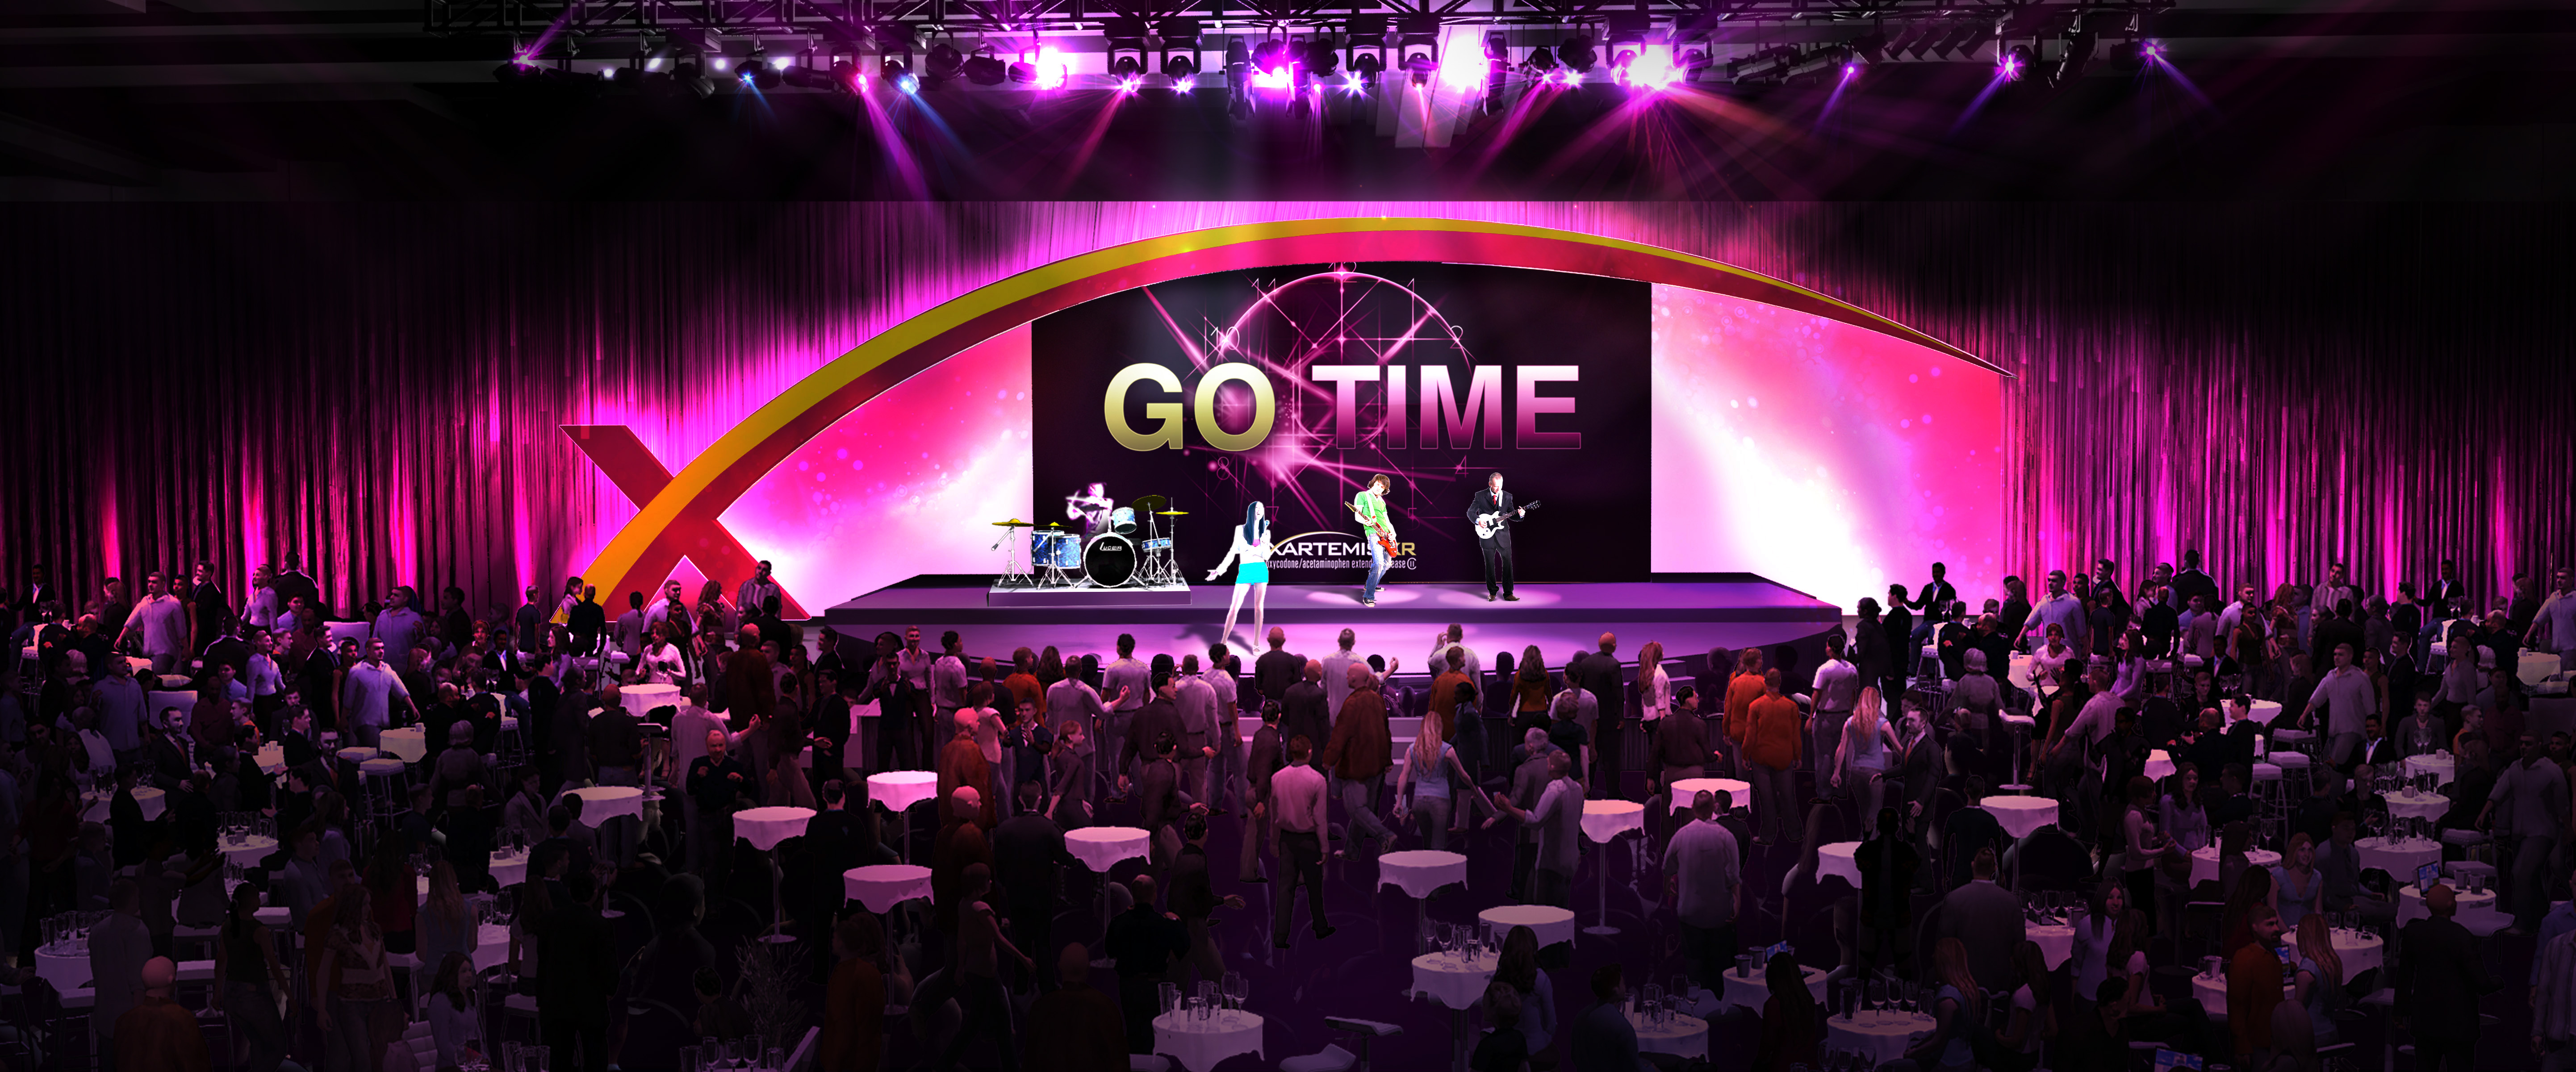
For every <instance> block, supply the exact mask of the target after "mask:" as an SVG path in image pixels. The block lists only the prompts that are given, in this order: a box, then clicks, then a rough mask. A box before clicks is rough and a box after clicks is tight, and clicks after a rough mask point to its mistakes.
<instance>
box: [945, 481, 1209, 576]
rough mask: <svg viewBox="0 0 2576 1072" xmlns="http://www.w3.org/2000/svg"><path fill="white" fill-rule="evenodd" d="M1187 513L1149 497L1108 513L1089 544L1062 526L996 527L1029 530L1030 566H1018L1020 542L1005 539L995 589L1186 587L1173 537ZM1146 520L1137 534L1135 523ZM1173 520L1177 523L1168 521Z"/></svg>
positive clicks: (1019, 524) (1006, 523)
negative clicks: (1171, 531) (1172, 531)
mask: <svg viewBox="0 0 2576 1072" xmlns="http://www.w3.org/2000/svg"><path fill="white" fill-rule="evenodd" d="M1187 516H1189V511H1187V510H1174V509H1172V508H1171V500H1170V499H1167V498H1165V497H1163V496H1160V495H1147V496H1144V497H1142V498H1139V499H1137V500H1136V501H1135V502H1133V503H1130V504H1129V505H1126V506H1122V507H1119V508H1117V509H1115V510H1111V511H1110V512H1109V521H1108V523H1107V524H1106V525H1105V526H1103V527H1102V529H1101V531H1100V533H1099V534H1098V535H1095V536H1093V537H1091V539H1090V540H1089V541H1088V542H1085V541H1084V540H1083V539H1082V535H1081V534H1080V533H1078V532H1074V531H1072V530H1070V529H1067V528H1065V527H1064V526H1062V525H1060V524H1054V523H1049V524H1045V525H1039V524H1035V523H1033V522H1028V521H1022V520H1020V519H1018V518H1012V519H1010V520H1008V521H996V522H993V525H994V526H995V527H998V528H1006V529H1030V530H1033V531H1031V532H1030V533H1029V565H1028V566H1027V567H1022V566H1021V565H1020V564H1019V543H1018V541H1016V540H1013V539H1011V538H1010V536H1009V535H1007V534H1006V535H1004V536H1003V538H1002V540H1001V544H1002V545H1004V546H1007V547H1008V548H1009V549H1008V550H1006V551H1004V552H1003V558H1002V576H1001V577H999V578H997V579H995V580H994V582H993V586H994V587H996V588H1158V587H1162V586H1165V585H1175V584H1186V583H1188V582H1187V581H1185V580H1184V579H1182V577H1181V568H1180V563H1179V562H1177V561H1175V560H1174V559H1173V557H1172V536H1171V535H1170V534H1169V533H1166V532H1164V531H1163V529H1164V527H1165V526H1166V525H1170V526H1172V527H1174V528H1175V529H1177V528H1178V526H1179V525H1180V521H1179V520H1178V519H1179V518H1183V517H1187ZM1140 517H1141V518H1143V519H1144V526H1143V531H1142V532H1141V533H1140V532H1139V531H1138V526H1137V519H1138V518H1140ZM1165 518H1170V519H1173V520H1170V521H1165V520H1163V519H1165Z"/></svg>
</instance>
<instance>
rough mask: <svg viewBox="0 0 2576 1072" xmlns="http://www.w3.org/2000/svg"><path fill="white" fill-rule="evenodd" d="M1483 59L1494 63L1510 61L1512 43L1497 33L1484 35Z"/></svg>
mask: <svg viewBox="0 0 2576 1072" xmlns="http://www.w3.org/2000/svg"><path fill="white" fill-rule="evenodd" d="M1485 58H1486V59H1488V60H1492V61H1494V62H1496V63H1510V62H1511V61H1512V43H1511V42H1510V41H1508V40H1506V39H1504V37H1503V35H1502V34H1501V33H1499V32H1496V33H1488V34H1486V35H1485Z"/></svg>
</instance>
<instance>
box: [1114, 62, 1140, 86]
mask: <svg viewBox="0 0 2576 1072" xmlns="http://www.w3.org/2000/svg"><path fill="white" fill-rule="evenodd" d="M1144 70H1145V65H1144V64H1142V63H1139V62H1137V60H1136V57H1134V56H1120V57H1118V58H1117V59H1115V60H1112V61H1111V62H1110V64H1109V74H1110V76H1111V77H1113V78H1116V79H1118V80H1119V81H1121V82H1124V81H1126V80H1127V79H1129V78H1132V77H1134V76H1136V75H1138V74H1142V73H1144Z"/></svg>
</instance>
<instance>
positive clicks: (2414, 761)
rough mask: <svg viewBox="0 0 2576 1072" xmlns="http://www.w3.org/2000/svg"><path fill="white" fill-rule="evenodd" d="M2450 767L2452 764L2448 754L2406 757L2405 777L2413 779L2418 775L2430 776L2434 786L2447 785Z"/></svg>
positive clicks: (2439, 753) (2436, 753)
mask: <svg viewBox="0 0 2576 1072" xmlns="http://www.w3.org/2000/svg"><path fill="white" fill-rule="evenodd" d="M2452 766H2453V763H2452V760H2451V754H2450V753H2449V752H2434V753H2431V754H2429V755H2421V756H2408V757H2406V776H2407V777H2409V778H2413V777H2416V776H2419V775H2425V774H2430V775H2432V776H2433V781H2434V784H2436V785H2449V784H2451V769H2452Z"/></svg>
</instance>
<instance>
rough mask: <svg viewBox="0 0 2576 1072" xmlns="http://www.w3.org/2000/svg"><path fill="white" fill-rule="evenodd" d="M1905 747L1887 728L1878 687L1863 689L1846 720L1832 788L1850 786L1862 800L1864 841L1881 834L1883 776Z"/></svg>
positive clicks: (1854, 794) (1891, 768)
mask: <svg viewBox="0 0 2576 1072" xmlns="http://www.w3.org/2000/svg"><path fill="white" fill-rule="evenodd" d="M1903 749H1904V746H1903V744H1901V743H1900V742H1898V741H1897V739H1896V731H1894V730H1892V729H1889V728H1888V725H1887V719H1886V718H1885V717H1884V708H1883V706H1882V703H1881V701H1880V700H1879V697H1878V690H1877V689H1874V688H1863V689H1861V690H1860V702H1859V703H1858V704H1856V705H1854V706H1853V707H1852V716H1851V719H1850V720H1849V721H1847V722H1844V723H1843V739H1842V743H1841V744H1840V745H1838V746H1836V747H1835V749H1834V777H1833V787H1834V788H1836V789H1846V788H1847V789H1849V790H1850V791H1851V794H1852V796H1853V797H1854V798H1855V799H1857V800H1858V801H1859V802H1860V817H1861V828H1862V830H1863V831H1864V832H1863V833H1862V834H1861V839H1862V840H1864V841H1866V840H1868V839H1870V838H1873V837H1877V836H1878V808H1879V802H1880V801H1881V800H1883V799H1885V797H1886V795H1887V785H1886V782H1885V781H1884V779H1885V778H1886V776H1887V772H1889V771H1891V770H1894V769H1896V765H1897V760H1898V758H1899V753H1900V752H1902V751H1903Z"/></svg>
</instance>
